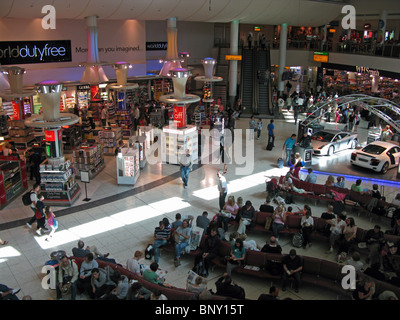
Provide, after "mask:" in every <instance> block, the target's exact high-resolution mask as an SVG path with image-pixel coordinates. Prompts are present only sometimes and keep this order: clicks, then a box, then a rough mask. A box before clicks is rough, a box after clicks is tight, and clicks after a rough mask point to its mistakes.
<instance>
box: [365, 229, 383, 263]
mask: <svg viewBox="0 0 400 320" xmlns="http://www.w3.org/2000/svg"><path fill="white" fill-rule="evenodd" d="M365 242H366V243H367V248H368V251H369V253H368V258H367V262H370V261H371V263H374V262H376V261H379V253H380V251H381V249H382V247H383V245H384V244H385V238H384V234H383V232H382V231H381V227H380V226H379V225H375V226H374V228H373V229H370V230H368V231H367V234H366V236H365Z"/></svg>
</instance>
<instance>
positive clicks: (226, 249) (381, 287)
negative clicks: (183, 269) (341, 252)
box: [212, 241, 400, 299]
mask: <svg viewBox="0 0 400 320" xmlns="http://www.w3.org/2000/svg"><path fill="white" fill-rule="evenodd" d="M230 250H231V245H230V244H229V243H228V242H225V241H223V242H222V245H221V248H220V252H219V257H216V258H214V259H213V261H212V262H213V263H214V264H215V265H216V266H218V267H221V268H225V267H226V262H225V259H224V257H225V256H228V255H229V253H230ZM284 256H285V255H280V254H272V253H264V252H260V251H254V250H247V252H246V259H245V261H244V264H243V265H242V266H241V267H239V268H236V269H234V270H233V272H235V273H239V274H245V275H249V276H253V277H257V278H262V279H268V280H271V281H275V282H277V281H280V279H281V276H282V275H281V274H273V273H271V272H270V269H269V265H270V264H272V263H274V264H276V263H277V262H278V263H279V262H282V259H283V257H284ZM301 259H302V263H303V270H302V273H301V281H302V283H305V284H308V285H311V286H318V287H321V288H323V289H326V290H329V291H331V292H334V293H336V294H337V295H338V297H340V298H341V299H351V295H352V292H351V291H349V290H346V289H343V287H342V279H343V277H344V276H345V275H346V273H342V268H343V265H341V264H339V263H336V262H332V261H328V260H324V259H320V258H314V257H307V256H301ZM246 266H255V267H258V268H259V269H258V270H255V269H253V268H246ZM374 282H375V285H376V291H375V292H376V295H379V294H380V293H382V292H383V291H386V290H390V291H393V292H394V293H395V294H396V295H397V296H399V295H400V288H398V287H396V286H394V285H392V284H389V283H387V282H383V281H378V280H374Z"/></svg>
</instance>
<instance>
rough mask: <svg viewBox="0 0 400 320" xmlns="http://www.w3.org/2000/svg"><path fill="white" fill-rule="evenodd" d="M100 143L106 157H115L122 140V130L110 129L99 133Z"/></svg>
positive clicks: (117, 128)
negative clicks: (116, 149)
mask: <svg viewBox="0 0 400 320" xmlns="http://www.w3.org/2000/svg"><path fill="white" fill-rule="evenodd" d="M98 136H99V143H101V144H103V154H104V155H106V156H113V155H115V148H116V147H117V146H118V142H119V141H120V140H122V131H121V128H119V127H115V128H111V127H110V128H109V129H104V130H101V131H99V132H98Z"/></svg>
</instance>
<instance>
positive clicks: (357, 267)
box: [345, 251, 364, 274]
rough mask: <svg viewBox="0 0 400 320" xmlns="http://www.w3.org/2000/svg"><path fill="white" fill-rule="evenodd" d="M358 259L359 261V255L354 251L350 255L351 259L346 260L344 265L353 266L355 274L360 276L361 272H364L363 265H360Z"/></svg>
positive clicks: (360, 262)
mask: <svg viewBox="0 0 400 320" xmlns="http://www.w3.org/2000/svg"><path fill="white" fill-rule="evenodd" d="M360 259H361V256H360V253H359V252H357V251H354V252H353V254H352V255H351V258H350V259H347V260H346V262H345V264H346V265H350V266H353V267H354V269H355V270H356V273H357V274H360V273H361V272H363V271H364V263H362V261H360Z"/></svg>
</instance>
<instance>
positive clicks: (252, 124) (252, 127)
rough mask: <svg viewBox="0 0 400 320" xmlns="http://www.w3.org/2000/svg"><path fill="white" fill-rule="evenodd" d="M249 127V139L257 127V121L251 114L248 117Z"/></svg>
mask: <svg viewBox="0 0 400 320" xmlns="http://www.w3.org/2000/svg"><path fill="white" fill-rule="evenodd" d="M249 127H250V138H249V140H254V131H256V129H257V122H256V120H255V119H254V116H251V118H250V121H249Z"/></svg>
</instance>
